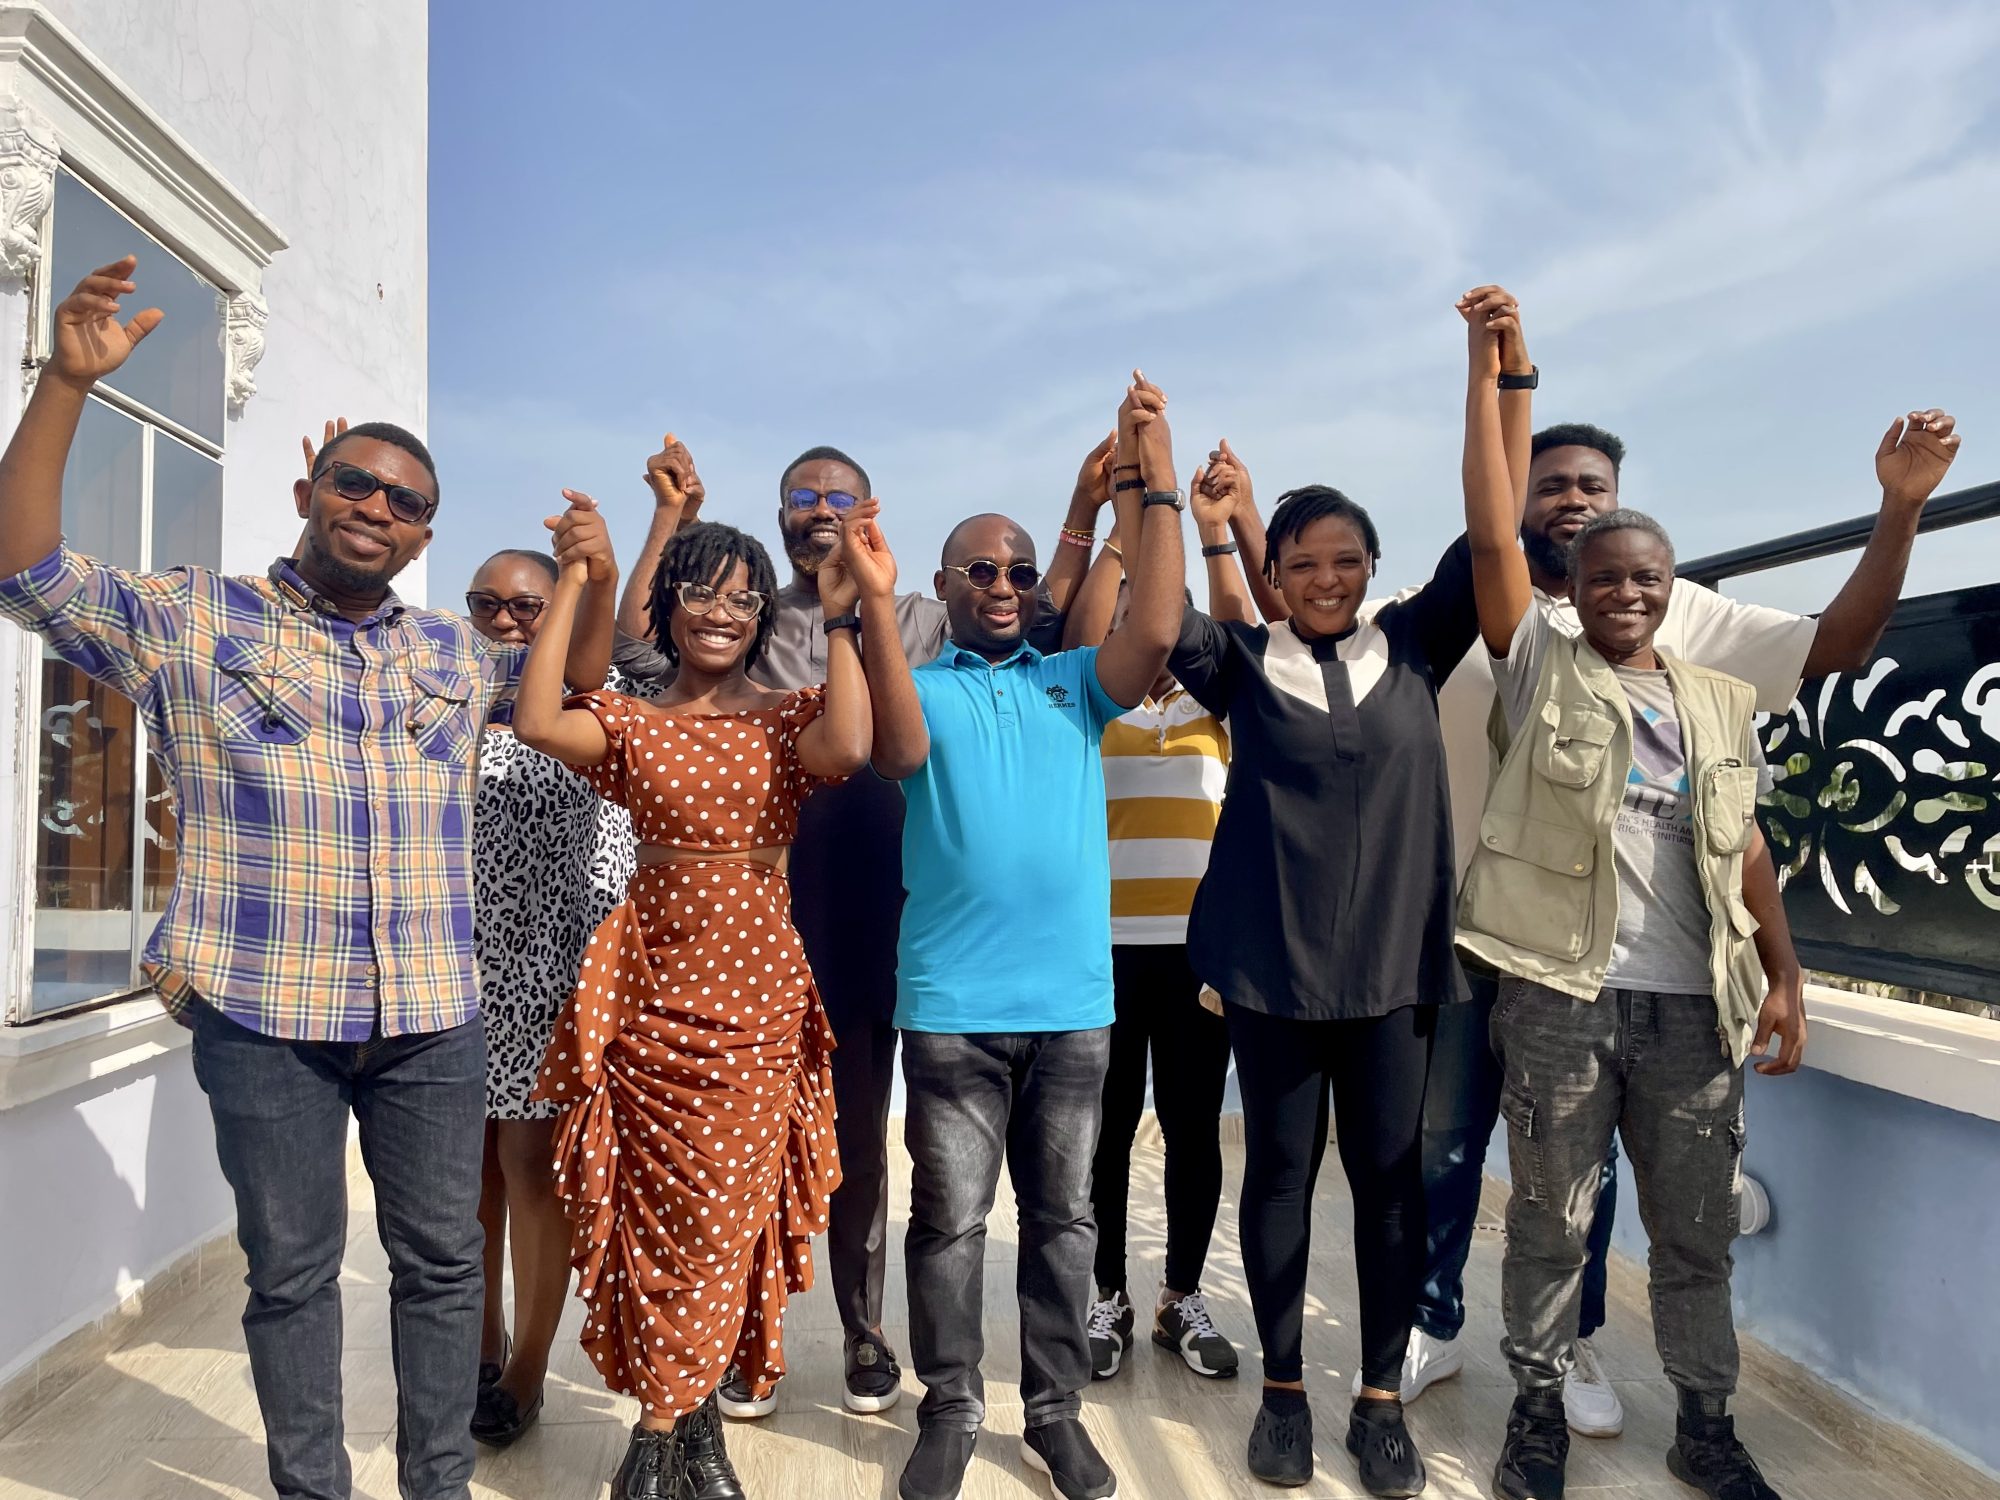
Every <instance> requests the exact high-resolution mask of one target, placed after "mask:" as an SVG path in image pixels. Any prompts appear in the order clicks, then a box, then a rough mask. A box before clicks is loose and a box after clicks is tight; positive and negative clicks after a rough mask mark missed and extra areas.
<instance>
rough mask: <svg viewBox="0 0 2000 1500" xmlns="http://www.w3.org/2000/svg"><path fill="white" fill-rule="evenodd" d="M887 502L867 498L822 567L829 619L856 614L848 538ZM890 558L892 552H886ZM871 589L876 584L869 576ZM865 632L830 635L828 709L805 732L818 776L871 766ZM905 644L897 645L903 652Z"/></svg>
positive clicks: (810, 765)
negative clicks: (863, 647) (863, 648)
mask: <svg viewBox="0 0 2000 1500" xmlns="http://www.w3.org/2000/svg"><path fill="white" fill-rule="evenodd" d="M880 509H881V502H880V501H877V500H863V501H861V502H860V503H859V504H858V505H856V506H855V507H854V508H853V509H852V510H850V511H849V512H848V513H847V516H846V517H845V519H843V520H842V522H841V527H840V529H841V550H840V551H838V552H836V553H835V554H834V555H833V556H832V557H829V558H828V559H827V560H826V561H825V562H824V563H822V564H820V570H819V602H820V609H821V611H822V612H823V614H824V616H825V618H826V619H828V620H838V619H842V618H843V617H845V616H847V615H851V614H853V613H854V612H855V607H856V605H857V604H858V603H859V602H860V598H861V581H862V578H861V574H860V573H858V572H857V571H856V570H855V569H854V568H852V567H850V566H849V564H848V553H849V550H850V549H849V548H848V547H847V545H846V538H847V534H848V533H849V532H851V531H853V530H854V529H855V527H857V526H859V525H861V524H863V523H864V522H867V521H870V520H873V519H874V517H875V514H876V512H877V511H879V510H880ZM884 555H885V556H886V555H887V554H886V553H885V554H884ZM868 581H869V583H870V585H871V586H873V585H874V583H875V578H874V577H873V575H870V577H869V580H868ZM895 592H896V564H895V562H894V560H893V559H891V560H890V562H889V583H888V593H889V597H890V600H891V607H892V608H893V601H894V598H895ZM859 633H860V632H859V631H857V630H855V629H854V628H852V627H851V626H843V627H842V628H841V629H839V630H829V631H828V632H827V634H826V707H825V709H824V710H823V711H822V712H821V713H820V716H819V717H818V718H817V719H814V720H813V721H812V723H810V724H808V725H806V727H805V728H804V729H803V730H801V731H800V732H799V763H800V764H801V765H803V766H804V767H805V768H806V769H807V770H808V771H810V772H812V774H813V775H815V776H852V775H853V774H854V773H855V772H856V771H858V770H860V769H861V768H862V767H863V766H865V765H867V764H868V752H869V749H870V747H871V746H872V744H873V741H874V737H875V731H874V725H873V723H872V722H871V720H870V716H869V703H868V680H867V677H866V675H865V674H864V671H863V668H862V662H861V643H860V641H859V640H858V639H857V636H858V635H859ZM901 646H902V642H901V641H898V642H897V647H898V649H899V650H900V648H901Z"/></svg>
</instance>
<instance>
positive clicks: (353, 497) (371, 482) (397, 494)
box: [322, 464, 437, 526]
mask: <svg viewBox="0 0 2000 1500" xmlns="http://www.w3.org/2000/svg"><path fill="white" fill-rule="evenodd" d="M322 473H323V474H325V475H328V476H330V477H331V478H332V480H333V492H334V493H335V494H336V495H338V496H340V498H341V499H343V500H349V501H352V502H353V503H354V504H356V505H359V504H360V503H361V502H362V501H363V500H366V499H367V498H368V497H369V496H370V495H372V494H374V493H375V492H376V491H377V490H380V491H381V492H382V493H383V495H384V496H386V497H387V499H388V501H389V514H390V515H392V516H394V517H395V518H396V519H397V520H399V521H404V522H407V523H409V524H410V525H412V526H417V525H421V524H422V523H423V522H425V521H428V520H429V519H430V518H431V512H432V511H434V510H436V509H437V501H435V500H433V499H432V498H431V497H430V496H429V495H420V494H418V493H417V492H416V491H415V490H413V489H411V488H410V487H409V486H408V485H403V484H390V483H389V482H388V481H387V480H384V479H377V478H376V477H375V476H374V475H373V474H370V473H369V472H368V471H367V470H366V469H364V468H362V467H361V466H360V465H359V464H335V465H334V466H333V467H332V468H330V469H326V470H323V471H322Z"/></svg>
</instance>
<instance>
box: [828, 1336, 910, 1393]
mask: <svg viewBox="0 0 2000 1500" xmlns="http://www.w3.org/2000/svg"><path fill="white" fill-rule="evenodd" d="M902 1397H903V1371H902V1368H901V1367H900V1366H899V1365H897V1363H896V1351H895V1350H893V1349H891V1348H890V1347H889V1341H888V1340H887V1339H885V1338H883V1337H882V1335H881V1334H879V1333H858V1334H855V1333H851V1334H849V1335H848V1336H847V1385H846V1389H845V1390H843V1391H842V1392H841V1393H840V1403H841V1405H843V1406H845V1407H846V1408H847V1409H848V1410H849V1411H856V1412H877V1411H887V1410H888V1409H889V1408H890V1407H892V1406H894V1405H895V1404H896V1403H897V1402H898V1401H900V1400H901V1399H902Z"/></svg>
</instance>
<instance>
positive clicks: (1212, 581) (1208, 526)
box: [1188, 448, 1257, 625]
mask: <svg viewBox="0 0 2000 1500" xmlns="http://www.w3.org/2000/svg"><path fill="white" fill-rule="evenodd" d="M1215 451H1216V452H1217V453H1220V452H1221V451H1222V450H1221V449H1220V448H1217V449H1216V450H1215ZM1225 467H1226V466H1225ZM1232 478H1233V475H1231V476H1228V477H1223V478H1221V479H1219V480H1218V477H1217V474H1216V471H1215V469H1214V467H1213V466H1212V465H1210V464H1202V465H1201V466H1199V467H1198V468H1197V469H1196V470H1195V471H1194V478H1193V479H1191V480H1189V481H1188V509H1189V510H1191V511H1193V512H1194V529H1195V535H1196V536H1198V537H1200V538H1201V556H1202V562H1203V564H1204V566H1205V571H1206V572H1207V574H1208V612H1209V614H1210V615H1212V616H1213V617H1214V618H1216V619H1218V620H1235V621H1238V622H1239V623H1241V624H1244V625H1255V624H1256V623H1257V607H1256V605H1255V604H1253V603H1252V602H1251V599H1250V588H1249V585H1247V584H1246V583H1245V582H1244V581H1243V570H1242V569H1241V568H1239V567H1237V566H1236V556H1237V553H1238V551H1239V550H1240V548H1241V543H1239V542H1237V541H1235V540H1233V539H1232V537H1231V535H1230V523H1231V521H1232V520H1233V519H1234V514H1235V510H1236V494H1237V490H1236V486H1235V485H1234V484H1233V483H1232V482H1231V480H1232ZM1244 489H1245V490H1246V491H1247V489H1248V482H1247V481H1246V482H1245V484H1244Z"/></svg>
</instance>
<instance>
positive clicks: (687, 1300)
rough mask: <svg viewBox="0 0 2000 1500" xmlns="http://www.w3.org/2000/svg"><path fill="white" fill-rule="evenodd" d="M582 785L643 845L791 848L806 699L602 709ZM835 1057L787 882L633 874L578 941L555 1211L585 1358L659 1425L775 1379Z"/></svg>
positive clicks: (697, 868) (723, 874)
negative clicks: (735, 1383)
mask: <svg viewBox="0 0 2000 1500" xmlns="http://www.w3.org/2000/svg"><path fill="white" fill-rule="evenodd" d="M574 703H575V704H576V705H577V706H582V707H587V708H589V709H591V711H593V712H594V713H596V714H597V716H598V718H599V719H600V721H601V722H602V723H603V724H604V728H605V732H606V735H607V737H608V739H609V740H610V749H609V752H608V754H607V755H606V758H605V760H604V762H603V763H602V764H601V765H598V766H593V767H588V768H581V767H580V768H579V769H580V770H582V771H583V774H584V775H585V776H586V777H587V778H588V779H589V780H590V782H591V784H592V785H593V786H595V787H596V788H597V790H598V791H599V792H600V793H601V794H602V795H603V796H605V797H607V798H609V799H610V800H613V801H616V802H619V803H621V804H623V805H624V806H626V807H628V808H630V809H631V812H632V818H633V823H634V825H635V827H636V829H637V832H638V836H639V839H640V840H641V841H642V842H644V843H654V844H677V845H681V846H684V847H690V848H701V849H713V850H717V851H722V850H732V851H733V850H742V849H757V848H773V847H778V846H782V845H786V844H789V843H790V842H791V841H792V839H793V837H794V835H795V833H796V831H797V827H798V812H799V806H800V803H801V802H802V801H803V800H804V798H805V796H806V794H807V793H808V792H809V791H811V789H812V787H813V786H814V785H816V784H817V782H816V780H815V778H813V777H812V776H810V775H809V774H808V773H807V772H805V770H804V769H803V768H802V767H801V766H800V765H799V763H798V755H797V750H796V744H797V738H798V732H799V731H800V730H801V729H803V728H804V727H805V726H806V725H807V724H809V723H810V722H812V720H813V719H814V718H815V717H817V716H818V714H819V712H820V710H821V708H822V706H823V703H824V697H823V691H822V690H821V689H819V688H809V689H805V690H803V691H801V692H797V693H793V694H791V695H789V696H788V697H786V698H785V699H784V700H783V701H782V702H780V703H778V704H776V705H774V706H773V707H772V708H770V709H764V710H758V711H755V712H751V713H741V714H727V715H722V714H702V715H664V714H661V713H659V712H658V711H656V710H650V709H647V708H645V707H642V706H641V705H639V704H638V703H637V702H636V701H635V700H633V699H630V698H626V697H623V696H622V695H620V694H616V693H593V694H587V695H584V696H583V697H581V698H578V699H576V700H574ZM832 1049H833V1036H832V1033H831V1032H830V1031H829V1030H828V1027H827V1024H826V1017H825V1013H824V1011H823V1010H822V1009H821V1007H820V1003H819V995H818V992H817V991H816V990H815V989H814V987H813V981H812V973H811V971H810V970H809V969H808V968H807V966H806V958H805V950H804V949H803V947H802V946H801V945H800V942H799V937H798V934H797V933H796V932H795V931H794V930H793V928H792V922H791V889H790V887H789V885H788V884H787V883H786V881H785V877H784V876H783V875H781V874H779V873H778V872H777V871H775V870H772V869H768V868H766V867H764V866H762V865H750V864H743V863H711V864H702V863H675V864H665V865H649V866H641V867H640V869H639V871H638V873H637V874H636V875H635V876H634V877H633V880H632V885H631V888H630V891H629V893H628V895H627V898H626V900H625V901H624V903H623V904H622V905H620V906H619V907H618V908H617V909H616V910H614V911H613V912H612V913H611V915H610V916H609V917H608V918H606V919H605V921H604V923H603V924H602V925H601V926H600V927H599V928H598V929H597V931H596V932H595V933H594V934H593V935H592V937H591V940H590V946H589V948H588V949H587V950H586V952H585V954H584V958H583V966H582V970H581V972H580V974H579V975H578V980H577V990H576V995H575V998H574V999H573V1000H572V1001H571V1002H570V1005H569V1007H568V1009H567V1010H566V1011H565V1013H564V1015H563V1018H562V1020H561V1022H560V1023H559V1024H558V1025H557V1027H556V1032H555V1038H554V1040H553V1042H551V1044H550V1046H549V1051H548V1055H547V1057H546V1058H545V1059H544V1060H543V1064H542V1073H541V1078H540V1081H539V1082H538V1083H537V1085H536V1088H535V1097H536V1098H538V1099H549V1100H553V1101H555V1102H557V1103H558V1104H561V1105H564V1106H576V1107H572V1108H569V1109H568V1110H567V1113H566V1114H565V1116H564V1119H563V1124H562V1127H561V1130H560V1132H559V1134H558V1136H557V1143H556V1190H557V1192H558V1194H559V1195H560V1196H561V1198H562V1200H563V1202H564V1205H565V1207H566V1209H567V1211H568V1213H569V1216H570V1222H571V1223H572V1225H573V1226H574V1229H575V1238H574V1241H573V1243H572V1247H571V1258H572V1260H573V1262H574V1263H575V1265H576V1267H577V1269H578V1271H579V1273H580V1277H579V1286H578V1290H579V1295H581V1296H582V1298H583V1299H584V1302H585V1304H586V1306H587V1308H588V1317H587V1318H586V1320H585V1323H584V1332H583V1346H584V1348H585V1350H586V1351H587V1352H588V1353H589V1355H590V1358H591V1361H592V1363H594V1364H595V1365H596V1366H597V1368H598V1371H599V1372H600V1373H601V1374H602V1375H603V1376H604V1379H605V1383H606V1384H607V1385H608V1386H609V1387H610V1388H611V1389H612V1390H614V1391H616V1392H618V1393H620V1394H622V1395H630V1396H636V1397H638V1399H639V1400H640V1401H641V1402H642V1403H643V1404H644V1406H645V1408H646V1410H647V1411H648V1412H650V1413H652V1414H654V1415H656V1416H662V1417H671V1416H678V1415H680V1414H682V1413H684V1412H687V1411H691V1410H693V1409H694V1408H695V1407H696V1406H698V1405H700V1404H701V1402H702V1401H703V1400H704V1399H705V1398H706V1396H707V1395H708V1393H709V1391H711V1390H712V1389H714V1387H715V1386H716V1385H717V1383H719V1381H720V1380H721V1378H722V1375H723V1374H724V1372H725V1371H726V1370H727V1369H728V1367H729V1366H730V1365H731V1364H736V1365H738V1366H739V1367H740V1368H741V1369H742V1371H743V1373H744V1375H745V1376H746V1378H747V1379H748V1380H749V1382H750V1385H751V1388H752V1389H753V1390H755V1391H757V1392H759V1393H762V1392H765V1391H768V1390H769V1389H770V1387H771V1386H772V1385H773V1384H775V1383H776V1381H777V1380H778V1378H779V1377H780V1376H781V1375H783V1373H784V1368H785V1366H784V1348H783V1337H784V1316H785V1305H786V1301H787V1299H788V1297H789V1296H790V1295H791V1294H792V1293H795V1292H800V1291H804V1290H805V1289H806V1288H807V1287H809V1286H810V1285H811V1284H812V1276H813V1269H812V1248H811V1237H812V1236H813V1235H814V1234H817V1233H822V1232H824V1230H825V1228H826V1206H827V1199H828V1197H829V1196H830V1195H831V1194H832V1192H833V1190H834V1188H835V1187H836V1186H837V1185H838V1184H839V1182H840V1159H839V1151H838V1148H837V1147H836V1145H835V1141H834V1110H833V1087H832V1078H831V1074H830V1072H829V1070H828V1064H827V1059H828V1056H829V1054H830V1053H831V1052H832Z"/></svg>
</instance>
